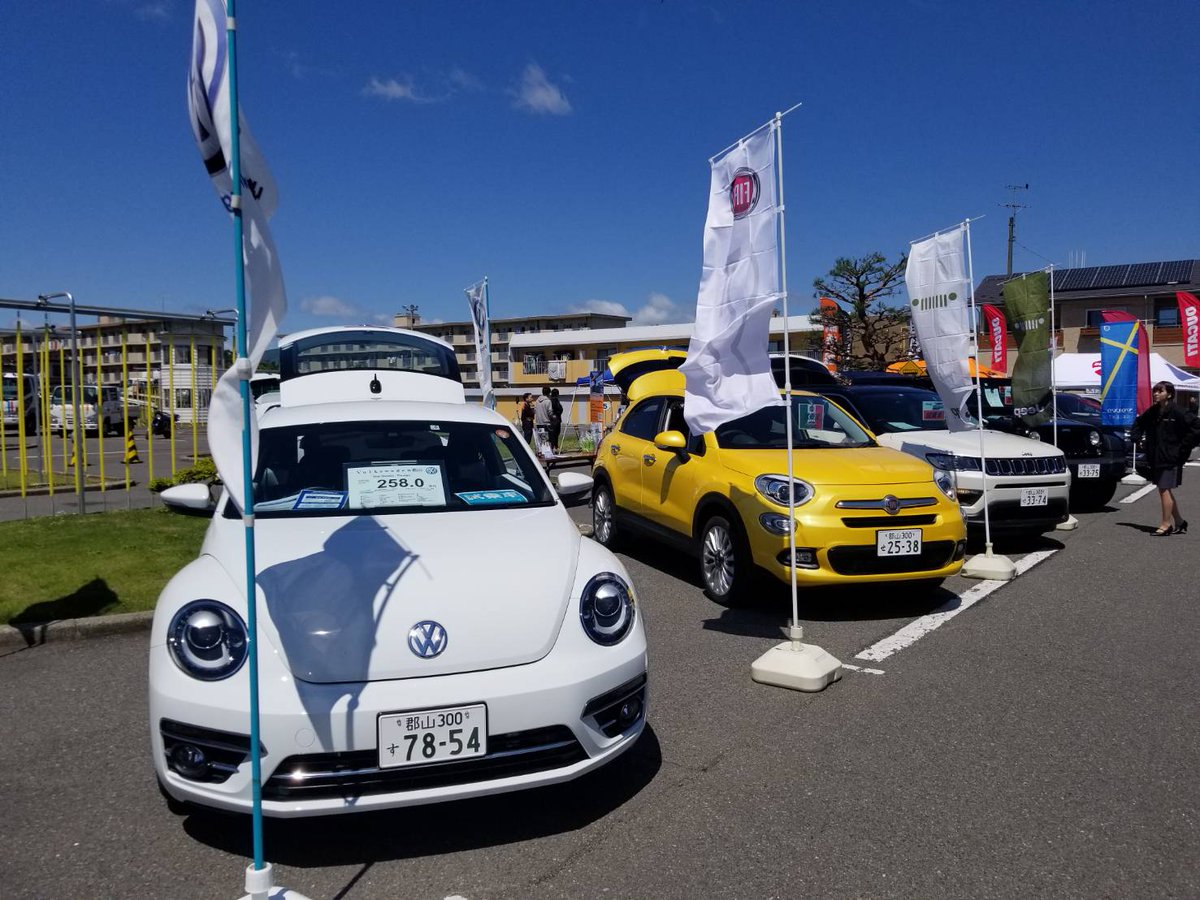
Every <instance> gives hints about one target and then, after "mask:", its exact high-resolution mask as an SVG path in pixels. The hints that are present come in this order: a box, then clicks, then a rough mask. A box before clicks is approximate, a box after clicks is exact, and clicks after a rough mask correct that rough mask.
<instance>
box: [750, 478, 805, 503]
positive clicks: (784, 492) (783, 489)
mask: <svg viewBox="0 0 1200 900" xmlns="http://www.w3.org/2000/svg"><path fill="white" fill-rule="evenodd" d="M791 484H792V486H793V487H792V493H793V495H794V496H795V498H796V505H797V506H803V505H804V504H805V503H807V502H808V501H809V500H811V499H812V498H813V493H814V492H813V486H812V485H811V484H809V483H808V482H807V481H801V480H800V479H799V478H793V479H792V481H791ZM754 487H755V488H756V489H757V490H758V492H759V493H760V494H762V495H763V496H764V497H766V498H767V499H768V500H770V501H771V502H772V503H777V504H779V505H780V506H787V505H788V477H787V476H786V475H759V476H758V477H757V478H755V479H754Z"/></svg>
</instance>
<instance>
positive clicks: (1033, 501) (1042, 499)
mask: <svg viewBox="0 0 1200 900" xmlns="http://www.w3.org/2000/svg"><path fill="white" fill-rule="evenodd" d="M1049 502H1050V492H1049V491H1048V490H1046V488H1021V505H1022V506H1045V505H1046V504H1047V503H1049Z"/></svg>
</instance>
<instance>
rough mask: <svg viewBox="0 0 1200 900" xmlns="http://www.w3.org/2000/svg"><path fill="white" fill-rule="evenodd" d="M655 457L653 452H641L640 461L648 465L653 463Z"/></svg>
mask: <svg viewBox="0 0 1200 900" xmlns="http://www.w3.org/2000/svg"><path fill="white" fill-rule="evenodd" d="M657 459H658V457H657V456H655V455H654V454H653V453H643V454H642V462H644V463H645V464H646V465H648V466H652V465H654V463H655V461H656V460H657Z"/></svg>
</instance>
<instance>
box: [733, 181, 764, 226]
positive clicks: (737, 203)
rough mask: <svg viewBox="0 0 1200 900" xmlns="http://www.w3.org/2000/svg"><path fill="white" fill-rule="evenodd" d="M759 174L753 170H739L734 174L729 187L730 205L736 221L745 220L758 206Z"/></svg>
mask: <svg viewBox="0 0 1200 900" xmlns="http://www.w3.org/2000/svg"><path fill="white" fill-rule="evenodd" d="M758 187H759V185H758V173H757V172H755V171H753V170H752V169H738V170H737V171H736V172H734V173H733V182H732V183H731V184H730V185H729V205H730V206H731V207H732V208H733V217H734V218H735V219H744V218H745V217H746V216H748V215H750V213H752V212H754V207H755V206H757V205H758Z"/></svg>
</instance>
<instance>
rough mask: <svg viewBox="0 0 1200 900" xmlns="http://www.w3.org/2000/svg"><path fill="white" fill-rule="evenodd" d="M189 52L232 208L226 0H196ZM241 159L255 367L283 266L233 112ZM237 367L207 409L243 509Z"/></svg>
mask: <svg viewBox="0 0 1200 900" xmlns="http://www.w3.org/2000/svg"><path fill="white" fill-rule="evenodd" d="M194 29H195V32H194V34H193V35H192V58H191V63H190V65H189V66H188V113H189V114H190V118H191V120H192V133H193V135H194V136H195V138H196V145H197V146H198V147H199V148H200V157H201V159H203V160H204V166H205V169H206V170H207V171H208V174H209V177H211V178H212V181H213V187H215V188H216V190H217V196H219V197H220V198H221V202H222V203H224V204H225V208H226V209H231V203H230V198H231V196H232V193H233V175H232V170H231V168H230V165H229V160H230V159H231V158H232V155H233V151H232V146H233V136H232V133H231V130H230V124H231V116H230V110H229V60H228V59H227V56H226V33H225V32H226V19H225V4H224V2H223V0H196V12H195V22H194ZM238 141H239V145H240V150H241V154H240V158H241V182H242V184H241V188H242V190H241V209H242V224H243V239H242V256H243V259H244V261H245V271H246V292H247V298H248V299H247V309H248V312H249V321H248V322H247V323H246V338H247V351H248V352H247V355H248V356H249V358H250V367H251V371H252V372H253V370H254V369H256V368H258V364H259V361H260V360H262V357H263V353H264V352H266V349H267V347H268V346H269V345H270V343H271V341H272V340H273V339H274V338H275V335H276V334H278V332H279V322H280V321H281V320H282V319H283V315H284V313H285V312H286V311H287V297H286V295H285V294H284V290H283V273H282V271H281V270H280V267H279V255H278V253H277V252H276V250H275V242H274V241H273V240H272V239H271V231H270V229H269V228H268V226H267V220H268V218H270V216H271V215H273V214H274V212H275V207H276V205H277V204H278V199H279V198H278V193H277V190H276V187H275V179H274V178H273V177H272V176H271V172H270V170H269V169H268V168H267V164H266V161H265V160H264V159H263V157H262V154H261V153H260V152H259V150H258V145H257V144H256V143H255V142H254V138H253V137H252V136H251V134H250V129H249V127H247V125H246V121H245V117H244V116H242V115H241V111H240V110H239V111H238ZM238 381H239V379H238V377H237V373H236V370H235V369H234V368H232V367H231V368H229V369H228V370H226V372H225V374H224V375H222V376H221V380H220V381H218V382H217V386H216V388H215V389H214V391H213V396H212V403H211V404H210V405H209V409H208V446H209V449H210V451H211V453H212V457H213V462H214V463H215V464H216V467H217V471H218V472H219V473H220V475H221V481H222V482H224V484H225V490H227V491H228V492H229V496H230V497H231V498H232V499H233V501H234V503H235V504H237V507H238V508H239V509H245V506H246V503H245V500H246V498H245V496H244V491H243V485H244V476H243V469H242V422H243V413H242V399H241V390H240V387H239V384H238ZM250 442H251V461H252V462H253V461H254V460H257V459H258V421H257V417H256V416H255V415H254V412H253V409H252V410H251V415H250Z"/></svg>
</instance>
